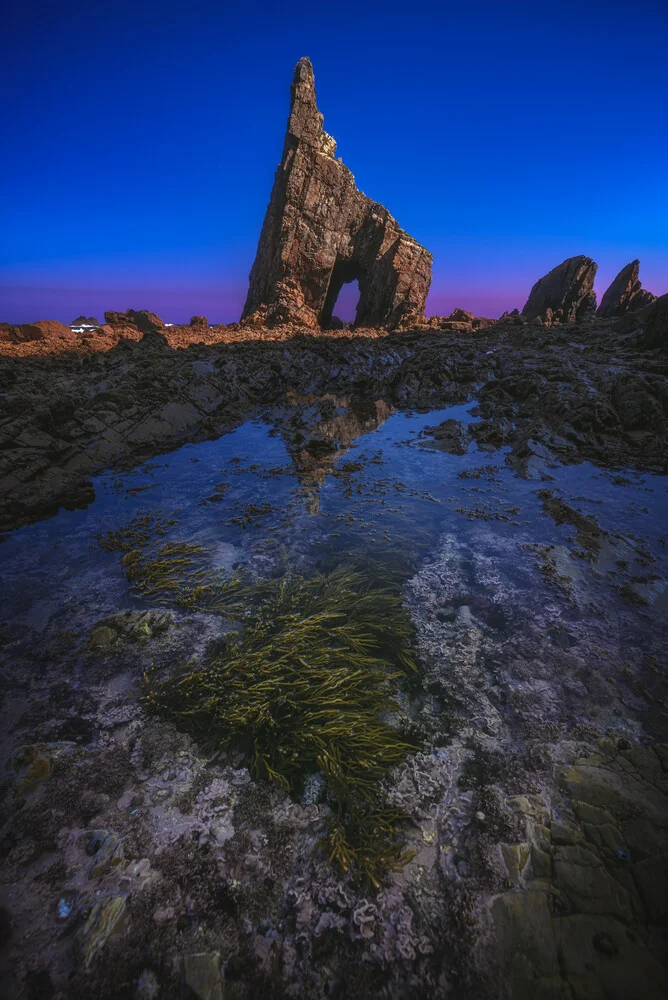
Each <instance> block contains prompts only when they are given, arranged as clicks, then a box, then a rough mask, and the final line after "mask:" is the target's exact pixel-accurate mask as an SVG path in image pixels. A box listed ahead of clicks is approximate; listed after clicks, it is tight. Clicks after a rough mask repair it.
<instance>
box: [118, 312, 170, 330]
mask: <svg viewBox="0 0 668 1000" xmlns="http://www.w3.org/2000/svg"><path fill="white" fill-rule="evenodd" d="M104 319H105V322H106V323H107V324H108V325H109V326H110V327H112V329H115V328H117V327H134V328H135V329H136V330H139V332H140V333H159V332H160V331H162V330H163V329H164V326H165V324H164V323H163V321H162V320H161V319H160V317H159V316H157V315H156V314H155V313H152V312H149V310H148V309H126V311H125V312H124V313H122V312H111V311H109V312H105V314H104Z"/></svg>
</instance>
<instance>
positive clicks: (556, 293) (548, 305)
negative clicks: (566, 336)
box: [522, 254, 598, 323]
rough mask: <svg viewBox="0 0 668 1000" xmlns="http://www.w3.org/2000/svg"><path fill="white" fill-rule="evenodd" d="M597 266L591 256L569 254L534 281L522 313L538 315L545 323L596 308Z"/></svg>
mask: <svg viewBox="0 0 668 1000" xmlns="http://www.w3.org/2000/svg"><path fill="white" fill-rule="evenodd" d="M597 270H598V265H597V264H596V263H595V262H594V261H593V260H592V259H591V257H585V256H584V255H582V254H581V255H580V256H579V257H569V258H568V259H567V260H565V261H563V263H562V264H559V265H558V267H553V268H552V270H551V271H550V272H549V273H548V274H546V275H545V276H544V277H542V278H540V279H539V280H538V281H537V282H536V284H535V285H534V286H533V288H532V289H531V294H530V295H529V298H528V299H527V302H526V305H525V306H524V309H523V310H522V313H523V314H524V316H526V318H527V319H529V320H531V319H536V318H537V317H539V318H540V319H542V320H543V321H544V322H547V323H573V322H577V321H579V320H581V319H583V318H584V317H585V316H586V315H587V313H590V312H594V310H595V309H596V293H595V292H594V278H595V277H596V272H597Z"/></svg>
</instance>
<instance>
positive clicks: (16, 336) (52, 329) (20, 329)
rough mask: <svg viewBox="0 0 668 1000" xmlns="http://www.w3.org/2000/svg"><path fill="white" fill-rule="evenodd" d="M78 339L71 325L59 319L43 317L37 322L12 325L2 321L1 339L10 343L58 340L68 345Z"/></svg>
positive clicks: (0, 326) (0, 325)
mask: <svg viewBox="0 0 668 1000" xmlns="http://www.w3.org/2000/svg"><path fill="white" fill-rule="evenodd" d="M77 340H78V337H77V336H76V334H74V333H73V332H72V331H71V330H70V328H69V326H64V325H63V324H62V323H59V322H58V321H57V320H53V319H43V320H39V321H38V322H37V323H21V324H19V326H12V325H11V323H0V341H3V342H6V343H9V344H24V343H30V342H32V341H39V342H43V341H46V342H58V344H59V345H60V344H62V345H67V344H70V343H74V342H76V341H77Z"/></svg>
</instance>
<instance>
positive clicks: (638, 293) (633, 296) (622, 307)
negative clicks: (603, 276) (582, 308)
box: [596, 260, 656, 319]
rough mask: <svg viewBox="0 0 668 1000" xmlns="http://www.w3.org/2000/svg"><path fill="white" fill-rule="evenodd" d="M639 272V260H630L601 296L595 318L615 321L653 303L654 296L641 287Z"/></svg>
mask: <svg viewBox="0 0 668 1000" xmlns="http://www.w3.org/2000/svg"><path fill="white" fill-rule="evenodd" d="M639 272H640V261H639V260H632V261H631V263H630V264H627V265H626V267H623V268H622V269H621V271H620V272H619V274H618V275H617V277H616V278H615V280H614V281H613V282H612V284H611V285H610V287H609V288H608V289H607V291H606V292H605V294H604V295H603V298H602V299H601V304H600V306H599V307H598V309H597V311H596V315H597V316H601V317H602V318H603V319H615V318H617V317H619V316H624V315H625V313H627V312H632V311H634V310H636V309H643V308H644V307H645V306H648V305H651V303H652V302H654V301H655V299H656V295H652V293H651V292H648V291H647V290H646V289H644V288H643V287H642V283H641V282H640V279H639V278H638V274H639Z"/></svg>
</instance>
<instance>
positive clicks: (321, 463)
mask: <svg viewBox="0 0 668 1000" xmlns="http://www.w3.org/2000/svg"><path fill="white" fill-rule="evenodd" d="M288 399H289V401H290V403H292V404H293V408H292V409H289V410H288V411H287V412H286V413H285V414H284V415H283V417H282V418H281V417H280V416H279V418H278V419H277V422H276V424H277V427H278V428H279V430H280V432H281V436H282V437H283V441H284V442H285V446H286V448H287V450H288V452H289V454H290V457H291V458H292V463H293V466H294V469H295V472H296V475H297V479H298V480H299V486H300V492H301V493H302V494H303V495H304V496H305V498H306V508H307V510H308V512H309V513H310V514H317V513H318V509H319V505H320V487H321V486H322V484H323V483H324V482H325V480H326V479H327V476H328V475H329V474H330V472H331V470H332V467H333V465H334V462H335V460H336V459H337V458H340V457H341V455H342V454H345V452H347V451H348V449H349V448H350V446H351V444H352V443H353V441H355V440H356V439H357V438H358V437H361V436H362V435H363V434H367V433H368V432H369V431H373V430H376V428H377V427H380V425H381V424H382V423H384V422H385V421H386V420H387V418H388V417H389V416H390V415H391V414H392V412H393V407H392V406H391V405H390V404H389V403H386V402H385V401H384V400H382V399H379V400H376V401H375V402H372V401H369V400H368V399H350V398H348V397H346V396H334V395H330V394H327V395H325V396H313V395H307V396H297V395H296V394H288Z"/></svg>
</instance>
